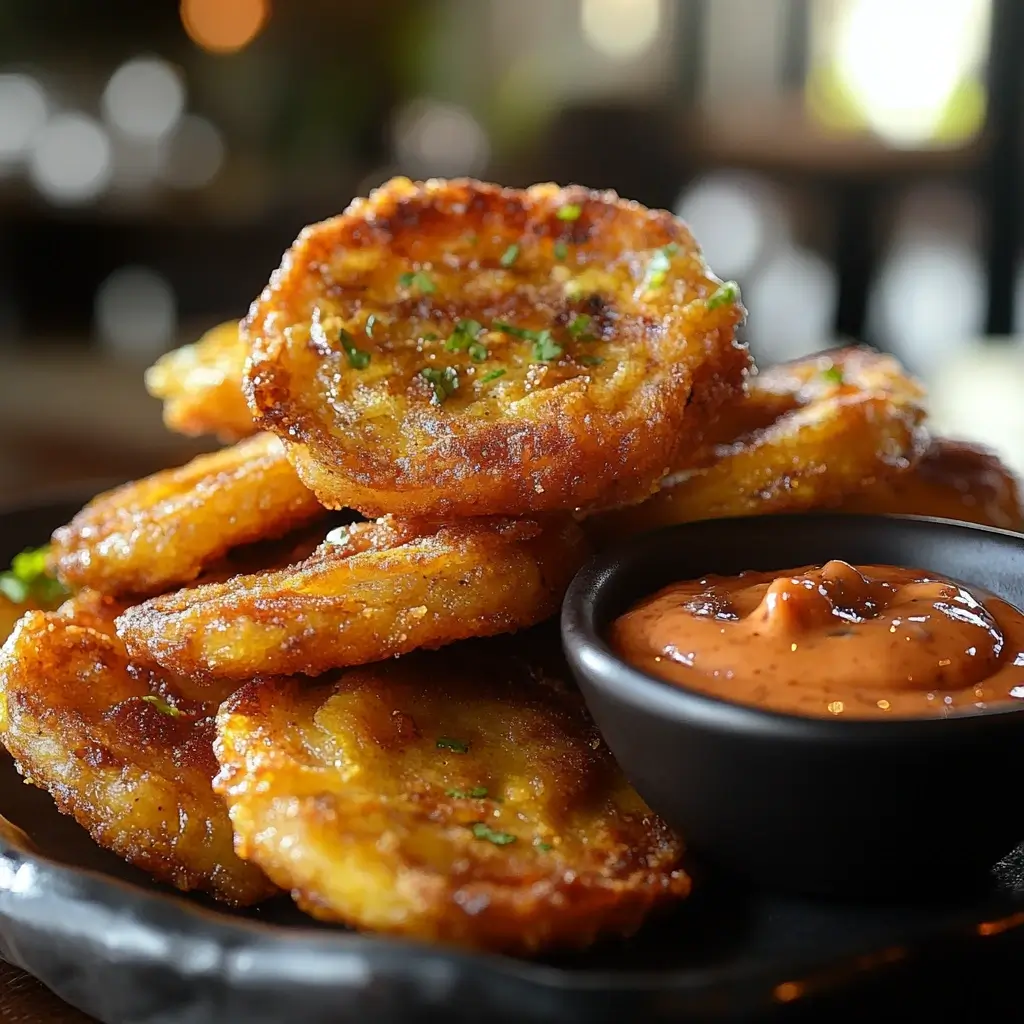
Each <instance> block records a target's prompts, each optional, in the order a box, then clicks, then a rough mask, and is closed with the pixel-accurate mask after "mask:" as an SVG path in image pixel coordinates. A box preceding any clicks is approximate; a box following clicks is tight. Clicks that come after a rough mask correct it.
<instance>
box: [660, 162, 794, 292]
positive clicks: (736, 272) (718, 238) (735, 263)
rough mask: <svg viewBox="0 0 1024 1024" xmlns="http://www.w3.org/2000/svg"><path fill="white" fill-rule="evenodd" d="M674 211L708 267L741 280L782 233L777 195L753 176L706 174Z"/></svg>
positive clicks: (783, 233) (691, 187)
mask: <svg viewBox="0 0 1024 1024" xmlns="http://www.w3.org/2000/svg"><path fill="white" fill-rule="evenodd" d="M676 213H678V214H679V216H680V217H682V218H683V220H685V221H686V223H687V224H688V225H689V226H690V229H691V230H692V231H693V234H694V236H695V237H696V238H698V239H699V240H700V244H701V248H702V249H703V250H704V256H705V258H706V259H707V261H708V263H709V264H710V266H711V268H712V269H713V270H714V271H715V273H716V274H718V275H720V276H722V277H726V278H743V277H745V276H746V275H747V274H748V273H749V272H750V271H751V270H752V269H753V267H754V264H755V263H756V262H757V260H758V259H760V258H761V257H762V256H763V255H764V253H765V251H766V249H767V248H768V247H769V245H774V244H777V243H778V242H779V241H780V240H781V239H782V238H784V237H785V234H786V224H785V215H784V213H783V211H782V209H781V204H780V203H779V201H778V197H777V196H776V195H775V193H774V191H773V190H772V189H771V187H770V186H769V185H768V183H767V182H764V181H762V180H761V179H760V178H757V177H755V176H754V175H746V174H735V173H729V172H724V173H717V174H709V175H707V176H706V177H704V178H701V179H699V180H698V181H696V182H694V184H693V185H692V186H690V187H689V188H688V189H687V190H686V191H685V192H684V193H683V194H682V195H681V196H680V198H679V201H678V203H677V204H676Z"/></svg>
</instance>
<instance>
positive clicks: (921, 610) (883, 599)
mask: <svg viewBox="0 0 1024 1024" xmlns="http://www.w3.org/2000/svg"><path fill="white" fill-rule="evenodd" d="M610 639H611V643H612V646H613V647H614V649H615V651H616V652H617V653H618V654H619V655H620V656H621V657H622V658H624V659H625V660H626V661H628V662H630V663H631V664H633V665H635V666H637V667H638V668H640V669H643V670H644V671H645V672H649V673H650V674H652V675H655V676H659V677H661V678H662V679H665V680H668V681H669V682H672V683H676V684H677V685H679V686H681V687H684V688H686V689H691V690H697V691H700V692H703V693H707V694H710V695H712V696H715V697H721V698H724V699H726V700H730V701H733V702H735V703H739V704H752V705H755V706H758V707H762V708H767V709H770V710H773V711H783V712H789V713H791V714H799V715H811V716H823V717H830V716H845V717H848V718H877V717H884V716H889V717H929V716H944V715H951V714H979V713H982V712H984V711H986V710H990V709H991V710H1005V709H1006V708H1007V707H1009V706H1013V705H1015V704H1021V706H1024V615H1022V614H1021V613H1020V612H1019V611H1018V610H1017V609H1016V608H1014V607H1013V606H1012V605H1010V604H1008V603H1007V602H1005V601H1003V600H1001V599H999V598H996V597H994V596H990V595H985V596H984V597H982V596H981V595H979V594H977V593H975V592H972V591H970V590H968V589H966V588H965V587H963V586H961V585H960V584H958V583H954V582H952V581H950V580H947V579H945V578H943V577H940V576H936V575H935V574H933V573H927V572H923V571H921V570H918V569H903V568H897V567H894V566H886V565H869V566H862V567H854V566H852V565H848V564H847V563H846V562H840V561H832V562H828V563H827V564H825V565H823V566H805V567H803V568H800V569H794V570H791V571H784V572H769V573H762V572H745V573H741V574H740V575H739V576H730V577H724V576H707V577H704V578H703V579H699V580H692V581H688V582H684V583H675V584H673V585H672V586H669V587H666V588H665V589H664V590H661V591H659V592H658V593H656V594H654V595H653V596H651V597H649V598H647V599H645V600H644V601H641V602H640V603H639V604H638V605H637V606H636V607H634V608H633V609H632V610H631V611H629V612H627V613H626V614H625V615H622V616H621V617H620V618H618V619H617V620H616V621H615V623H614V624H613V626H612V630H611V637H610Z"/></svg>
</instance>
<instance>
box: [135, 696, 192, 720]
mask: <svg viewBox="0 0 1024 1024" xmlns="http://www.w3.org/2000/svg"><path fill="white" fill-rule="evenodd" d="M142 699H143V700H144V701H145V702H146V703H147V704H152V705H153V707H155V708H156V709H157V711H159V712H160V714H161V715H167V716H168V717H169V718H184V717H185V712H184V711H182V710H180V709H179V708H176V707H174V706H173V705H172V704H168V703H167V701H165V700H164V699H163V698H162V697H157V696H156V694H153V693H147V694H146V696H145V697H143V698H142Z"/></svg>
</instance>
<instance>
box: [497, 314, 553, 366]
mask: <svg viewBox="0 0 1024 1024" xmlns="http://www.w3.org/2000/svg"><path fill="white" fill-rule="evenodd" d="M491 326H492V327H493V329H494V330H496V331H501V333H502V334H510V335H512V337H513V338H523V339H524V340H525V341H532V342H533V358H534V359H535V360H536V361H537V362H538V363H549V362H551V360H552V359H557V358H558V357H559V356H560V355H561V354H562V352H563V351H564V349H563V348H562V346H561V345H559V344H558V343H557V342H556V341H555V340H554V338H552V337H551V332H550V331H549V330H548V329H547V328H544V330H542V331H531V330H528V329H527V328H525V327H516V326H515V325H514V324H508V323H505V321H504V320H495V321H494V323H493V324H492V325H491Z"/></svg>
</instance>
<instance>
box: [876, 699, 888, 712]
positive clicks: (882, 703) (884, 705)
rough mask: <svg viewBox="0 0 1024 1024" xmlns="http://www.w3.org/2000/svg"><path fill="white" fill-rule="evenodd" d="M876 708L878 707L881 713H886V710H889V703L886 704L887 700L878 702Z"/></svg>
mask: <svg viewBox="0 0 1024 1024" xmlns="http://www.w3.org/2000/svg"><path fill="white" fill-rule="evenodd" d="M878 706H879V707H880V708H881V709H882V710H883V711H888V710H889V702H888V701H887V700H880V701H879V702H878Z"/></svg>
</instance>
